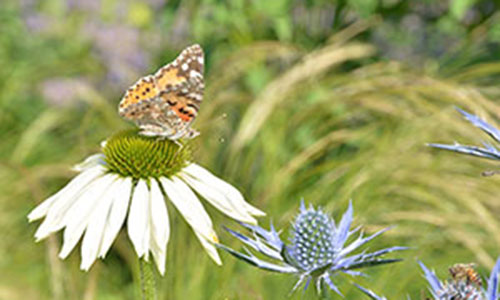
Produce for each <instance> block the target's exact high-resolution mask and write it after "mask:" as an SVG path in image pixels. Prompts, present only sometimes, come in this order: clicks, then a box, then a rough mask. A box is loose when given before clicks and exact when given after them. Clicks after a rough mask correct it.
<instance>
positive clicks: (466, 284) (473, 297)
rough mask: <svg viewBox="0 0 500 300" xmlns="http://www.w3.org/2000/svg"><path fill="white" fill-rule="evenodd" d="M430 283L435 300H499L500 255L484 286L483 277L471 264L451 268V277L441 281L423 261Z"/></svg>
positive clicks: (423, 267)
mask: <svg viewBox="0 0 500 300" xmlns="http://www.w3.org/2000/svg"><path fill="white" fill-rule="evenodd" d="M419 264H420V267H421V268H422V270H423V271H424V275H425V278H426V279H427V282H428V283H429V291H430V293H431V294H432V297H433V298H434V299H435V300H498V299H500V295H499V293H498V277H499V273H500V257H499V258H498V260H497V262H496V264H495V266H494V267H493V270H492V271H491V274H490V277H489V278H488V281H487V286H486V287H483V284H482V279H481V277H480V276H479V274H477V272H476V271H475V270H474V268H473V266H472V265H470V264H457V265H454V266H453V267H451V268H450V269H449V271H450V274H451V279H449V280H446V281H440V280H439V278H437V276H436V274H435V273H434V271H431V270H429V269H428V268H427V267H426V266H425V265H424V264H423V263H422V262H419Z"/></svg>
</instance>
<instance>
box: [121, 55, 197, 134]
mask: <svg viewBox="0 0 500 300" xmlns="http://www.w3.org/2000/svg"><path fill="white" fill-rule="evenodd" d="M203 69H204V55H203V50H202V49H201V47H200V46H199V45H193V46H190V47H188V48H186V49H184V50H183V51H182V52H181V54H179V56H178V57H177V58H176V59H175V60H174V61H172V62H171V63H169V64H167V65H165V66H164V67H162V68H161V69H159V70H158V71H157V72H156V73H155V75H153V76H151V75H150V76H146V77H144V78H141V79H140V80H139V81H138V82H137V83H136V84H135V85H133V86H132V87H130V88H129V89H128V90H127V92H126V93H125V96H124V97H123V99H122V100H121V102H120V108H119V113H120V115H121V116H123V117H125V118H127V119H129V120H132V121H134V122H135V123H136V124H137V125H138V126H139V127H140V128H141V129H142V131H141V133H142V134H145V135H150V136H164V137H167V138H169V139H172V140H176V139H178V138H181V137H187V138H191V137H194V136H196V135H197V132H196V131H194V130H193V129H191V128H190V126H191V123H192V122H193V121H194V119H195V118H196V116H197V114H198V109H199V105H200V103H201V101H202V99H203V90H204V82H203Z"/></svg>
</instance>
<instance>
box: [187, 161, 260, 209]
mask: <svg viewBox="0 0 500 300" xmlns="http://www.w3.org/2000/svg"><path fill="white" fill-rule="evenodd" d="M182 171H183V172H185V173H187V174H188V175H190V176H191V177H193V178H195V179H197V180H199V181H201V182H204V183H205V184H206V185H208V186H211V187H213V188H214V189H216V190H218V191H219V192H220V193H221V194H223V195H225V196H226V198H227V199H228V201H230V202H231V203H233V204H234V206H236V207H244V208H245V209H246V210H247V212H248V213H249V214H251V215H254V216H265V215H266V214H265V213H264V212H263V211H261V210H259V209H258V208H256V207H253V206H252V205H250V204H249V203H248V202H246V201H245V199H244V198H243V195H242V194H241V193H240V192H239V191H238V190H237V189H236V188H235V187H234V186H232V185H230V184H229V183H227V182H225V181H224V180H222V179H220V178H218V177H217V176H215V175H213V174H212V173H210V172H209V171H208V170H206V169H205V168H202V167H201V166H199V165H197V164H194V163H192V164H190V165H188V166H187V167H185V168H184V169H183V170H182Z"/></svg>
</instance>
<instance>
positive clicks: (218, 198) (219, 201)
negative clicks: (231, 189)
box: [180, 173, 257, 224]
mask: <svg viewBox="0 0 500 300" xmlns="http://www.w3.org/2000/svg"><path fill="white" fill-rule="evenodd" d="M180 176H181V178H182V179H183V180H184V181H186V183H187V184H189V185H190V186H191V187H192V188H193V189H195V190H196V191H197V192H198V194H200V195H201V196H202V197H203V198H205V199H206V200H207V201H208V202H210V204H212V205H213V206H215V207H216V208H217V209H218V210H220V211H221V212H223V213H225V214H226V215H228V216H229V217H231V218H233V219H236V220H239V221H242V222H246V223H252V224H257V220H255V219H254V218H253V217H252V216H251V215H250V214H248V212H247V210H246V208H245V207H241V206H240V207H238V206H236V204H235V203H232V201H230V199H229V198H228V197H226V196H225V195H224V194H222V193H221V192H220V191H219V190H217V189H215V188H214V187H213V186H211V185H208V184H206V183H205V182H202V181H200V180H198V179H195V178H193V177H191V176H190V175H188V174H182V173H181V174H180Z"/></svg>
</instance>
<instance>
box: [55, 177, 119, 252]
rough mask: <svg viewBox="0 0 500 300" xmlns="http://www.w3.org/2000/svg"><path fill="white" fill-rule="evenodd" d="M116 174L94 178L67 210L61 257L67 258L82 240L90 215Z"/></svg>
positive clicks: (64, 220)
mask: <svg viewBox="0 0 500 300" xmlns="http://www.w3.org/2000/svg"><path fill="white" fill-rule="evenodd" d="M115 176H116V175H112V174H105V175H103V176H102V177H101V178H99V179H97V180H94V181H93V182H92V183H91V184H89V185H88V186H87V188H86V189H85V190H84V191H82V193H81V194H80V196H79V197H78V198H77V199H76V200H75V203H74V205H73V206H71V208H70V209H69V210H68V211H67V213H66V215H65V216H64V219H63V221H62V223H63V224H64V226H66V228H65V229H64V244H63V247H62V249H61V252H59V257H60V258H63V259H64V258H66V257H67V256H68V255H69V253H70V252H71V250H73V248H74V247H75V245H76V244H77V243H78V241H79V240H80V238H81V236H82V234H83V232H84V230H85V228H87V225H88V223H89V220H90V216H91V215H92V213H93V211H94V210H95V209H96V206H97V204H98V203H99V202H100V200H102V199H101V197H102V195H103V194H104V193H105V192H106V190H107V189H108V188H109V186H110V184H111V183H112V182H113V180H114V178H115Z"/></svg>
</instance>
